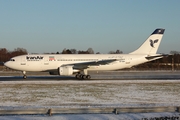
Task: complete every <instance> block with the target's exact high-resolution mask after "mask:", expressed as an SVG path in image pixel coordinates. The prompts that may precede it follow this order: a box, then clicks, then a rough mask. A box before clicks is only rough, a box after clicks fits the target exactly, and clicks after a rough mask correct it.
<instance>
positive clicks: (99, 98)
mask: <svg viewBox="0 0 180 120" xmlns="http://www.w3.org/2000/svg"><path fill="white" fill-rule="evenodd" d="M179 88H180V83H157V84H155V83H138V84H135V83H133V84H127V83H110V84H106V83H93V84H86V83H79V84H65V85H64V84H61V83H60V84H43V83H42V84H26V83H17V84H6V83H3V84H0V96H1V97H0V105H1V106H3V105H4V104H6V103H10V105H42V106H43V105H54V106H56V105H59V104H66V103H79V104H80V103H92V104H93V103H94V104H103V103H112V104H118V103H128V102H129V101H132V102H131V103H142V104H145V103H156V102H157V103H159V102H162V103H174V102H179V104H180V100H178V98H180V94H179V93H180V89H179ZM173 99H174V100H173Z"/></svg>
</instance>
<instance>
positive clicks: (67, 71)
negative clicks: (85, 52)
mask: <svg viewBox="0 0 180 120" xmlns="http://www.w3.org/2000/svg"><path fill="white" fill-rule="evenodd" d="M72 74H73V66H63V67H59V75H72Z"/></svg>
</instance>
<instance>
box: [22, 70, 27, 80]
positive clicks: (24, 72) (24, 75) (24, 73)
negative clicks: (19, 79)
mask: <svg viewBox="0 0 180 120" xmlns="http://www.w3.org/2000/svg"><path fill="white" fill-rule="evenodd" d="M22 73H23V78H24V79H26V78H27V76H26V71H22Z"/></svg>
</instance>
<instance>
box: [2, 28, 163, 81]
mask: <svg viewBox="0 0 180 120" xmlns="http://www.w3.org/2000/svg"><path fill="white" fill-rule="evenodd" d="M164 31H165V29H156V30H155V31H154V32H153V33H152V34H151V35H150V36H149V38H148V39H147V40H146V41H145V42H144V43H143V44H142V45H141V46H140V47H139V48H138V49H137V50H135V51H133V52H131V53H129V54H38V55H37V54H31V55H21V56H17V57H13V58H11V59H10V60H9V61H7V62H6V63H5V64H4V65H5V66H7V67H8V68H11V69H14V70H19V71H22V72H23V78H27V76H26V71H42V72H49V73H50V74H51V75H64V76H70V75H73V74H76V78H77V79H90V78H91V76H90V75H89V74H88V72H89V71H105V70H119V69H124V68H131V67H132V66H135V65H139V64H142V63H145V62H149V61H153V60H156V59H159V58H162V57H163V55H162V54H157V50H158V47H159V45H160V42H161V39H162V37H163V34H164Z"/></svg>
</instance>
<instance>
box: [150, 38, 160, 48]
mask: <svg viewBox="0 0 180 120" xmlns="http://www.w3.org/2000/svg"><path fill="white" fill-rule="evenodd" d="M149 42H150V45H151V47H153V48H154V44H155V43H157V42H158V39H156V40H149Z"/></svg>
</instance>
